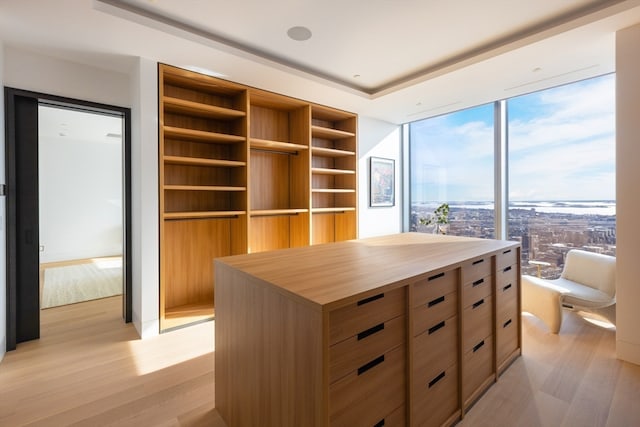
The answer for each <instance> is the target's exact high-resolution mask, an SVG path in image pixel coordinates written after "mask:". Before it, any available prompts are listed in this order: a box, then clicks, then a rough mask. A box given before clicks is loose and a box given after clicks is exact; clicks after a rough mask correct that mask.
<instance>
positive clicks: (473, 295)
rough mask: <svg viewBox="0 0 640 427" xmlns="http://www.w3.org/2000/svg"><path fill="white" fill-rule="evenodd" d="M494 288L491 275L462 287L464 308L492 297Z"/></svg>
mask: <svg viewBox="0 0 640 427" xmlns="http://www.w3.org/2000/svg"><path fill="white" fill-rule="evenodd" d="M492 286H493V284H492V282H491V275H488V276H484V277H480V278H478V279H475V280H473V281H471V282H467V283H465V284H464V286H463V287H462V295H463V297H462V306H463V307H467V306H470V305H471V304H473V303H474V302H476V301H478V300H481V299H482V298H486V297H487V296H489V295H491V294H492V289H491V287H492Z"/></svg>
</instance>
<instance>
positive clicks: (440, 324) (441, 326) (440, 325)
mask: <svg viewBox="0 0 640 427" xmlns="http://www.w3.org/2000/svg"><path fill="white" fill-rule="evenodd" d="M445 324H446V323H445V321H444V320H443V321H442V322H440V323H438V324H437V325H435V326H432V327H430V328H429V335H431V334H432V333H434V332H436V331H437V330H438V329H442V328H444V325H445Z"/></svg>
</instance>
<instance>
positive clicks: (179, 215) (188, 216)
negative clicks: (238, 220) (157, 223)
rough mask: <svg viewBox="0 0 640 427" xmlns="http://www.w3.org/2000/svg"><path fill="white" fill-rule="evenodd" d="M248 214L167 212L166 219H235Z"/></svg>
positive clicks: (240, 212) (233, 212)
mask: <svg viewBox="0 0 640 427" xmlns="http://www.w3.org/2000/svg"><path fill="white" fill-rule="evenodd" d="M246 213H247V212H246V211H204V212H194V211H189V212H165V213H164V219H167V220H169V219H173V220H176V219H198V218H234V217H237V216H239V215H244V214H246Z"/></svg>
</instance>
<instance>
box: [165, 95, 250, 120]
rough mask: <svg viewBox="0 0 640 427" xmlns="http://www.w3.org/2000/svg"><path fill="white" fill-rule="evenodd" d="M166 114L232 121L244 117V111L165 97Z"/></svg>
mask: <svg viewBox="0 0 640 427" xmlns="http://www.w3.org/2000/svg"><path fill="white" fill-rule="evenodd" d="M162 102H163V103H164V109H165V111H166V112H170V113H177V114H184V115H191V116H196V117H205V118H210V119H218V120H234V119H238V118H241V117H245V116H246V115H247V113H245V112H244V111H238V110H233V109H231V108H225V107H218V106H216V105H209V104H203V103H201V102H195V101H189V100H186V99H179V98H173V97H170V96H165V97H163V98H162Z"/></svg>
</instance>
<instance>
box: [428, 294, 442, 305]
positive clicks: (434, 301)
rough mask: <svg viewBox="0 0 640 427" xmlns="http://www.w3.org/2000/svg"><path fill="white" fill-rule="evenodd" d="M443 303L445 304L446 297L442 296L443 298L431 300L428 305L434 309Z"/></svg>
mask: <svg viewBox="0 0 640 427" xmlns="http://www.w3.org/2000/svg"><path fill="white" fill-rule="evenodd" d="M441 302H444V295H442V296H441V297H438V298H436V299H434V300H431V301H429V302H428V303H427V307H433V306H434V305H438V304H440V303H441Z"/></svg>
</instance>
